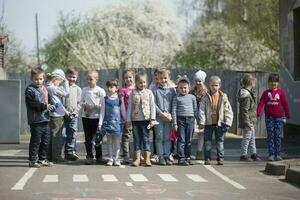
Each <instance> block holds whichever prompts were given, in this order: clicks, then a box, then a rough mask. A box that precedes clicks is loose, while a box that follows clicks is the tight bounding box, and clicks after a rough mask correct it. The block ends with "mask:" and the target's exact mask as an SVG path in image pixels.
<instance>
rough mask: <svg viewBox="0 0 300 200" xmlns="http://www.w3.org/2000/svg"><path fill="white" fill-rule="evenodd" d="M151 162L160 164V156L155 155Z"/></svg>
mask: <svg viewBox="0 0 300 200" xmlns="http://www.w3.org/2000/svg"><path fill="white" fill-rule="evenodd" d="M150 160H151V162H152V163H158V162H159V156H158V155H153V156H151V158H150ZM141 161H142V159H141Z"/></svg>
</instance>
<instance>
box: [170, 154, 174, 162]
mask: <svg viewBox="0 0 300 200" xmlns="http://www.w3.org/2000/svg"><path fill="white" fill-rule="evenodd" d="M169 160H170V161H172V162H174V157H173V154H170V156H169Z"/></svg>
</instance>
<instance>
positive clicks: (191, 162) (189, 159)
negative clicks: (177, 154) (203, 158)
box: [186, 158, 194, 165]
mask: <svg viewBox="0 0 300 200" xmlns="http://www.w3.org/2000/svg"><path fill="white" fill-rule="evenodd" d="M186 162H187V163H188V164H189V165H194V163H193V161H192V159H191V158H187V159H186Z"/></svg>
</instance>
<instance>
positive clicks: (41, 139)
mask: <svg viewBox="0 0 300 200" xmlns="http://www.w3.org/2000/svg"><path fill="white" fill-rule="evenodd" d="M30 133H31V137H30V143H29V158H28V160H29V161H32V162H36V161H37V160H38V159H39V160H45V159H46V158H47V153H48V146H49V140H50V128H49V124H48V122H43V123H37V124H32V125H30Z"/></svg>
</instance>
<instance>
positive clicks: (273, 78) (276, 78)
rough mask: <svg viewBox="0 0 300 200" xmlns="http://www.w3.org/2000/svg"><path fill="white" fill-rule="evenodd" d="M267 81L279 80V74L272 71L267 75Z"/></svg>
mask: <svg viewBox="0 0 300 200" xmlns="http://www.w3.org/2000/svg"><path fill="white" fill-rule="evenodd" d="M268 82H279V74H276V73H272V74H270V75H269V78H268Z"/></svg>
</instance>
